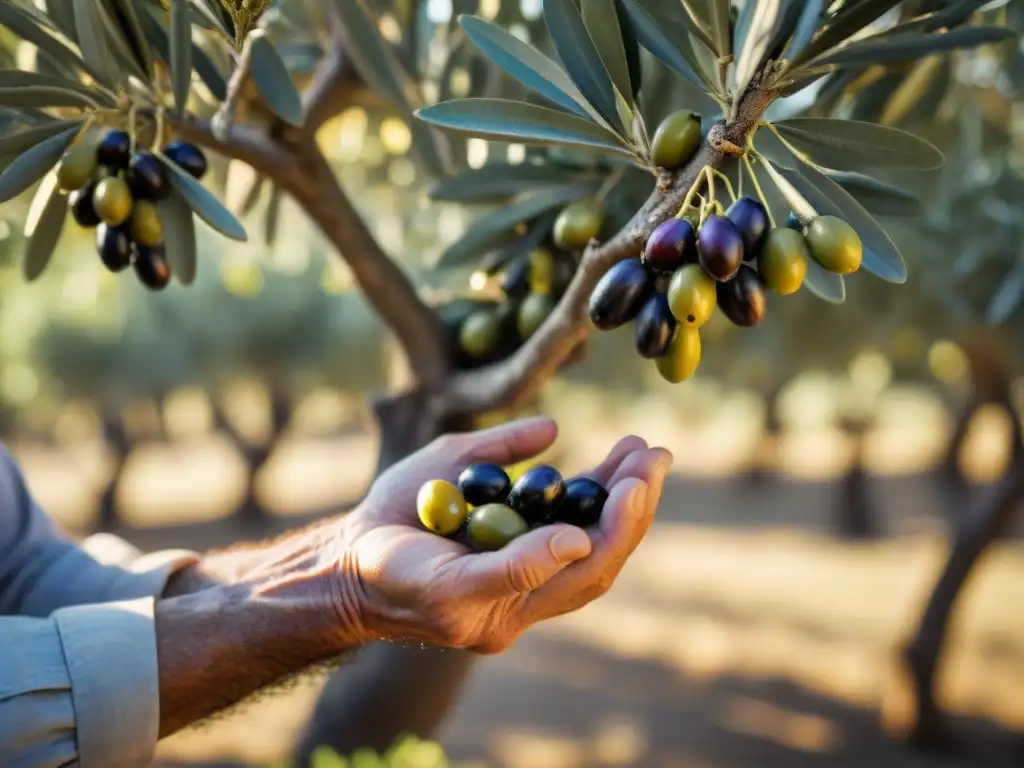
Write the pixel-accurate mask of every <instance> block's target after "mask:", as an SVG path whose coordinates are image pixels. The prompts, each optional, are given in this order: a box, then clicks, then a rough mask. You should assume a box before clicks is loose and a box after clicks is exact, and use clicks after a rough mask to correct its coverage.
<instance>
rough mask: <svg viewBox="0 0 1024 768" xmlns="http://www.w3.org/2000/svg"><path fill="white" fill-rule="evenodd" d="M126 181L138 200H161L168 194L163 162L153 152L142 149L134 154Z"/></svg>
mask: <svg viewBox="0 0 1024 768" xmlns="http://www.w3.org/2000/svg"><path fill="white" fill-rule="evenodd" d="M125 181H127V182H128V189H130V190H131V191H132V196H133V197H135V198H136V199H137V200H159V199H160V198H161V197H163V196H164V195H166V194H167V174H166V173H165V171H164V166H163V164H162V163H161V162H160V161H159V160H158V159H157V156H156V155H154V154H153V153H152V152H146V151H142V152H136V153H135V154H134V155H132V159H131V163H130V164H129V166H128V172H127V173H126V174H125Z"/></svg>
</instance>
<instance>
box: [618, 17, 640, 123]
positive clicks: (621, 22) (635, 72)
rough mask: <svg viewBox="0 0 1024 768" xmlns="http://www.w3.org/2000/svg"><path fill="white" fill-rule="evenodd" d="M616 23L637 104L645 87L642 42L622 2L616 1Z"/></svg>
mask: <svg viewBox="0 0 1024 768" xmlns="http://www.w3.org/2000/svg"><path fill="white" fill-rule="evenodd" d="M615 23H616V24H617V25H618V27H619V33H620V34H621V36H622V49H623V50H624V51H625V53H626V71H627V73H628V74H629V84H630V95H631V97H632V100H633V103H634V104H636V101H637V99H638V98H639V96H640V87H641V86H642V85H643V68H642V65H641V57H640V42H639V41H638V40H637V39H636V35H634V34H633V27H632V26H631V25H630V23H629V18H628V17H627V16H626V10H625V8H623V6H622V0H615ZM624 95H625V94H624Z"/></svg>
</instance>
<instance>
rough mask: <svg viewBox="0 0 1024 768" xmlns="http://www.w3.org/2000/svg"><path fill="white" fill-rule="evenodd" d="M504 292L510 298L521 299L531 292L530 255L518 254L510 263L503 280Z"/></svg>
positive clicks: (502, 288) (502, 287)
mask: <svg viewBox="0 0 1024 768" xmlns="http://www.w3.org/2000/svg"><path fill="white" fill-rule="evenodd" d="M501 290H502V292H503V293H504V294H505V295H506V296H507V297H508V298H510V299H519V298H522V297H523V296H525V295H526V294H527V293H529V292H530V255H529V254H528V253H524V254H522V255H520V256H517V257H516V258H515V259H513V260H512V262H511V263H510V264H509V265H508V269H506V270H505V275H504V277H503V278H502V281H501Z"/></svg>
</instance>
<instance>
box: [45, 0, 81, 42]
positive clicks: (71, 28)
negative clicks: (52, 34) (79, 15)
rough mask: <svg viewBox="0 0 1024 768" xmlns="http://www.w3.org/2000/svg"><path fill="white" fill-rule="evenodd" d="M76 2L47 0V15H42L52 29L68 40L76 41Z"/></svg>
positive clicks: (70, 0)
mask: <svg viewBox="0 0 1024 768" xmlns="http://www.w3.org/2000/svg"><path fill="white" fill-rule="evenodd" d="M73 3H74V0H46V13H45V14H43V13H40V14H38V15H37V18H39V17H42V18H43V19H45V20H46V22H47V23H49V24H50V26H51V27H52V28H55V29H57V30H58V31H59V32H60V33H61V34H62V35H64V37H66V38H67V39H68V40H74V39H75V9H74V5H73Z"/></svg>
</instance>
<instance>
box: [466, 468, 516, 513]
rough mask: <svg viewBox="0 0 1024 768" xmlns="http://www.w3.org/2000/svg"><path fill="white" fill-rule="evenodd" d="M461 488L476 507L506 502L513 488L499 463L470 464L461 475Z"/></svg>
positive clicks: (467, 499)
mask: <svg viewBox="0 0 1024 768" xmlns="http://www.w3.org/2000/svg"><path fill="white" fill-rule="evenodd" d="M458 486H459V490H460V491H462V495H463V496H464V497H465V499H466V501H468V502H469V503H470V504H472V505H473V506H474V507H480V506H483V505H484V504H494V503H502V504H503V503H504V502H505V501H506V500H507V499H508V494H509V491H511V490H512V481H511V480H509V478H508V475H507V474H506V473H505V470H503V469H502V468H501V467H499V466H498V465H497V464H470V465H469V466H468V467H466V468H465V469H464V470H463V471H462V474H461V475H459V482H458Z"/></svg>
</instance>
